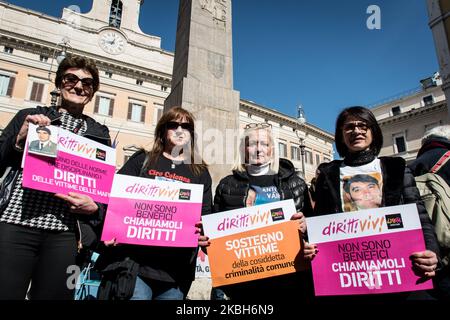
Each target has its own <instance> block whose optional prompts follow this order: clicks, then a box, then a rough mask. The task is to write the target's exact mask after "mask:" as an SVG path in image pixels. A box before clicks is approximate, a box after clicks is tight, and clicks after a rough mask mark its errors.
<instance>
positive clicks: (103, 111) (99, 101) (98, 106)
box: [94, 96, 114, 117]
mask: <svg viewBox="0 0 450 320" xmlns="http://www.w3.org/2000/svg"><path fill="white" fill-rule="evenodd" d="M113 111H114V99H112V98H108V97H102V96H97V97H96V98H95V106H94V113H97V114H100V115H103V116H110V117H112V115H113Z"/></svg>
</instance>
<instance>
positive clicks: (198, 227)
mask: <svg viewBox="0 0 450 320" xmlns="http://www.w3.org/2000/svg"><path fill="white" fill-rule="evenodd" d="M195 233H198V234H200V235H199V236H198V245H199V246H200V247H207V246H209V245H210V244H211V242H210V241H209V237H208V236H205V235H203V234H202V233H203V225H202V222H201V221H199V222H197V223H196V224H195Z"/></svg>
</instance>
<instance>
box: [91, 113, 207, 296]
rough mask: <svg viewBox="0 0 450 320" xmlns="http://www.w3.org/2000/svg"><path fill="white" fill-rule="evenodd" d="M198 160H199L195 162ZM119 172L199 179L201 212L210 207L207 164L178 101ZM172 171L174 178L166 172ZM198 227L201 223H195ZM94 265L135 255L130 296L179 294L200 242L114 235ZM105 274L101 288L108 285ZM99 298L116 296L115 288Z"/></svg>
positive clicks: (186, 288)
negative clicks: (153, 241)
mask: <svg viewBox="0 0 450 320" xmlns="http://www.w3.org/2000/svg"><path fill="white" fill-rule="evenodd" d="M196 161H198V163H196ZM118 173H119V174H124V175H129V176H136V177H144V178H148V179H157V180H158V179H159V180H166V181H167V180H170V181H176V182H185V183H195V184H202V185H203V206H202V215H206V214H210V213H211V206H212V194H211V183H212V181H211V176H210V174H209V171H208V167H207V165H206V164H205V163H204V162H203V160H201V158H200V156H199V155H198V154H197V153H196V150H195V127H194V116H193V115H192V114H191V113H190V112H189V111H187V110H185V109H183V108H181V107H173V108H171V109H169V110H168V111H167V112H166V113H164V114H163V115H162V117H161V119H160V120H159V121H158V124H157V125H156V128H155V140H154V143H153V147H152V150H151V151H150V152H146V151H145V150H140V151H137V152H136V153H135V154H134V155H133V156H131V158H130V159H129V160H128V161H127V162H126V163H125V164H124V166H123V167H122V168H121V169H120V170H119V171H118ZM170 177H172V178H170ZM196 227H197V232H198V233H201V223H200V222H199V223H198V224H197V226H196ZM198 243H199V246H206V245H208V238H207V237H205V236H203V235H199V242H198ZM105 244H106V247H105V248H104V252H102V254H101V255H100V257H99V261H98V266H99V268H100V269H106V268H108V266H112V265H114V264H117V263H120V262H124V261H126V260H128V261H133V262H134V263H136V264H137V266H138V271H137V278H136V279H135V280H133V281H135V285H134V284H130V286H131V287H134V290H133V291H132V292H130V294H129V297H126V298H128V299H131V300H183V299H185V298H186V296H187V294H188V291H189V288H190V286H191V283H192V281H193V280H194V276H195V265H196V259H197V252H198V248H176V247H158V246H139V245H128V244H118V243H117V242H116V241H115V239H111V240H110V241H106V242H105ZM108 281H109V280H108V279H106V278H103V280H102V284H101V286H100V290H102V288H105V287H108V285H109V284H108ZM99 295H102V296H103V299H117V297H116V296H114V293H108V294H106V295H103V293H99Z"/></svg>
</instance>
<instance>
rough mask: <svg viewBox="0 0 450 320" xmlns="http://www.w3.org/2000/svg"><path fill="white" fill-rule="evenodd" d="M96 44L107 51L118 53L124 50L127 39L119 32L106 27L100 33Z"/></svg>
mask: <svg viewBox="0 0 450 320" xmlns="http://www.w3.org/2000/svg"><path fill="white" fill-rule="evenodd" d="M98 44H99V45H100V48H102V49H103V50H104V51H105V52H107V53H110V54H120V53H123V52H124V51H125V45H126V44H127V40H126V39H125V37H124V36H123V35H122V34H121V33H120V32H118V31H115V30H111V29H108V30H105V31H102V32H101V33H100V38H99V40H98Z"/></svg>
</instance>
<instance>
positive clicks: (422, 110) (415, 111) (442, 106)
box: [378, 100, 447, 126]
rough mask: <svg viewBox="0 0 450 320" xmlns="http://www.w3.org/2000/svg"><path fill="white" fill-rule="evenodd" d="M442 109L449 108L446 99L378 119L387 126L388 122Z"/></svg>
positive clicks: (381, 124)
mask: <svg viewBox="0 0 450 320" xmlns="http://www.w3.org/2000/svg"><path fill="white" fill-rule="evenodd" d="M442 109H447V102H446V101H445V100H444V101H439V102H436V103H434V104H432V105H430V106H425V107H420V108H417V109H412V110H409V111H408V112H405V113H401V114H399V115H396V116H390V117H388V118H384V119H381V120H378V123H379V125H380V126H386V125H388V124H392V123H396V122H401V121H405V120H408V119H410V118H413V117H417V116H422V115H426V114H429V113H432V112H438V111H441V110H442Z"/></svg>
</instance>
